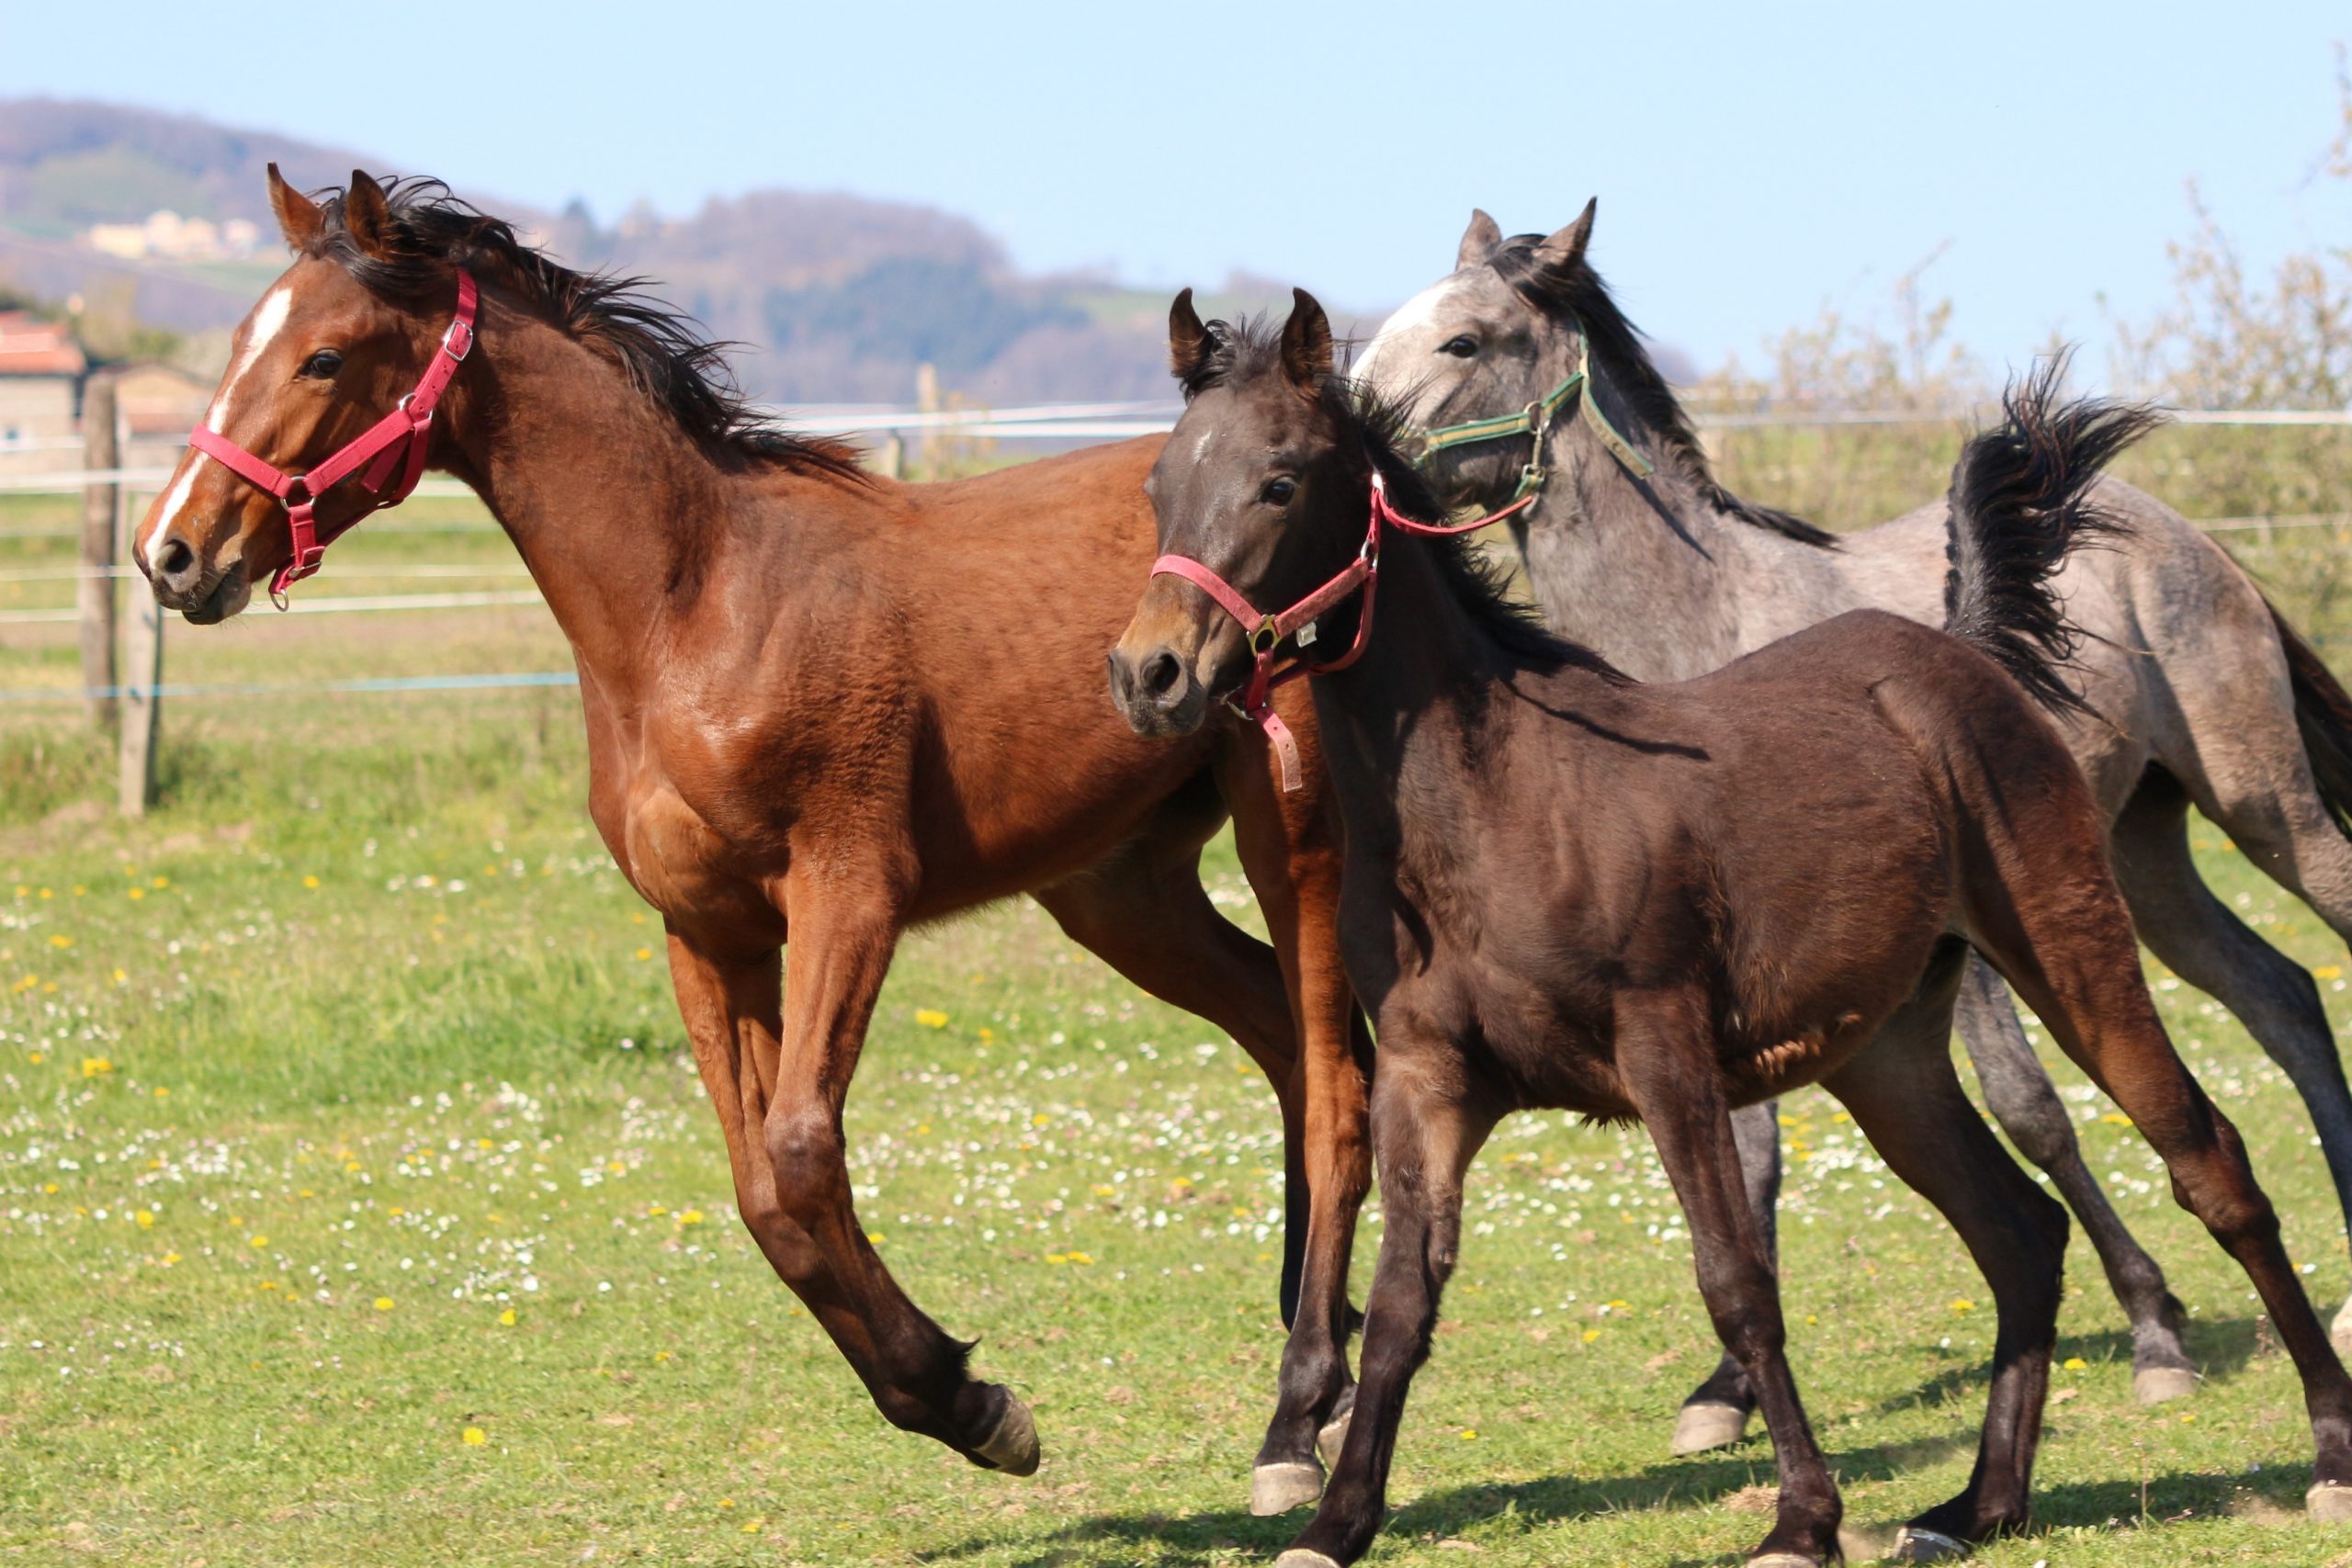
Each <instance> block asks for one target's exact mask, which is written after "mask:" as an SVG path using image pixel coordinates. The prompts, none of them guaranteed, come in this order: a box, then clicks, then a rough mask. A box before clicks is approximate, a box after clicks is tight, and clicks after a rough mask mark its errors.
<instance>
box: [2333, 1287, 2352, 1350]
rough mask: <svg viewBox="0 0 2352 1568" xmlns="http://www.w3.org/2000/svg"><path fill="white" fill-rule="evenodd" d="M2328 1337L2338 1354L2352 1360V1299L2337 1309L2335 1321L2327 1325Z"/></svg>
mask: <svg viewBox="0 0 2352 1568" xmlns="http://www.w3.org/2000/svg"><path fill="white" fill-rule="evenodd" d="M2327 1337H2328V1339H2329V1340H2330V1341H2331V1342H2332V1343H2333V1344H2334V1345H2335V1353H2336V1354H2337V1355H2338V1356H2341V1357H2343V1358H2345V1359H2346V1360H2352V1301H2347V1302H2346V1303H2344V1304H2343V1305H2342V1306H2341V1307H2339V1308H2337V1309H2336V1314H2335V1322H2334V1323H2332V1324H2329V1325H2328V1327H2327Z"/></svg>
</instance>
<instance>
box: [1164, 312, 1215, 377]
mask: <svg viewBox="0 0 2352 1568" xmlns="http://www.w3.org/2000/svg"><path fill="white" fill-rule="evenodd" d="M1209 347H1210V344H1209V330H1208V328H1206V327H1204V326H1203V325H1202V324H1201V313H1200V312H1199V311H1198V310H1193V291H1192V290H1191V289H1189V288H1187V289H1185V290H1184V291H1183V292H1182V294H1179V295H1177V296H1176V302H1175V303H1174V304H1172V305H1170V306H1169V307H1168V371H1169V374H1170V375H1172V376H1174V377H1175V378H1176V379H1178V380H1179V381H1182V382H1183V383H1184V384H1185V386H1187V387H1190V386H1191V385H1192V384H1193V378H1195V377H1197V376H1199V375H1200V373H1201V372H1202V371H1203V370H1204V369H1206V368H1207V367H1208V362H1209Z"/></svg>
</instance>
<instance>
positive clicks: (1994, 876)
mask: <svg viewBox="0 0 2352 1568" xmlns="http://www.w3.org/2000/svg"><path fill="white" fill-rule="evenodd" d="M2048 783H2049V785H2050V795H2051V798H2049V799H2047V800H2046V801H2045V802H2044V804H2043V807H2042V809H2040V810H2037V811H2036V812H2034V813H2032V814H2031V815H2030V816H2020V817H2018V818H2015V819H2014V820H2011V821H2009V822H2007V824H2006V825H2005V827H2002V828H1995V829H1993V830H1994V831H1996V833H2002V832H2008V833H2014V834H2015V835H2016V838H2015V840H2012V841H2011V842H2010V843H2008V844H2007V845H2005V846H2003V847H2002V849H2001V850H2000V851H1999V852H1995V853H1993V854H1990V855H1984V856H1979V857H1976V859H1977V863H1976V864H1975V865H1973V866H1972V867H1970V868H1968V869H1969V871H1970V873H1971V874H1968V875H1966V876H1964V878H1963V880H1962V886H1963V887H1964V888H1966V889H1967V893H1966V897H1967V901H1968V908H1967V911H1966V912H1967V916H1968V919H1969V922H1970V925H1971V928H1972V929H1971V931H1970V940H1971V941H1972V942H1974V943H1975V944H1976V946H1977V949H1978V951H1980V952H1982V953H1985V956H1986V957H1987V958H1989V959H1991V960H1992V961H1993V964H1994V965H1995V966H1996V968H1998V969H1999V970H2000V971H2001V973H2002V975H2003V976H2004V977H2006V978H2007V980H2008V982H2009V984H2010V985H2011V986H2013V987H2016V989H2017V992H2018V996H2019V997H2021V998H2024V1000H2025V1003H2026V1005H2027V1006H2028V1007H2030V1008H2031V1009H2033V1010H2034V1011H2035V1012H2036V1013H2037V1014H2038V1015H2040V1017H2041V1021H2043V1022H2044V1023H2045V1024H2047V1025H2048V1026H2049V1028H2050V1032H2051V1033H2052V1035H2053V1036H2055V1037H2056V1039H2057V1041H2058V1043H2059V1045H2060V1046H2061V1047H2062V1048H2064V1051H2065V1052H2066V1055H2068V1056H2070V1057H2072V1058H2073V1059H2074V1060H2075V1063H2076V1064H2077V1065H2078V1066H2081V1067H2082V1069H2083V1070H2084V1071H2085V1072H2086V1073H2087V1074H2089V1075H2090V1077H2091V1081H2092V1082H2094V1083H2096V1084H2098V1086H2099V1087H2100V1088H2101V1089H2105V1090H2106V1091H2107V1092H2108V1094H2109V1095H2110V1096H2111V1097H2113V1099H2114V1100H2115V1102H2116V1103H2117V1104H2118V1105H2120V1106H2121V1107H2122V1109H2123V1111H2124V1113H2125V1114H2126V1115H2128V1116H2130V1117H2131V1119H2132V1121H2133V1122H2135V1123H2137V1125H2138V1127H2139V1129H2140V1133H2141V1135H2142V1136H2143V1137H2144V1138H2145V1139H2146V1140H2147V1142H2148V1145H2149V1146H2150V1147H2152V1148H2154V1150H2155V1151H2156V1153H2157V1155H2158V1156H2161V1157H2162V1158H2163V1160H2164V1162H2165V1168H2167V1169H2168V1170H2169V1171H2170V1172H2171V1173H2172V1182H2173V1196H2174V1198H2175V1199H2176V1200H2177V1201H2178V1202H2179V1203H2180V1204H2181V1206H2182V1207H2184V1208H2186V1209H2188V1211H2189V1212H2190V1213H2194V1214H2195V1215H2196V1216H2197V1217H2198V1218H2199V1220H2200V1221H2202V1222H2203V1223H2204V1225H2205V1228H2206V1229H2207V1231H2208V1232H2210V1233H2211V1235H2212V1236H2213V1238H2214V1239H2215V1240H2216V1241H2218V1242H2219V1243H2220V1244H2221V1245H2222V1248H2223V1250H2225V1251H2227V1252H2228V1253H2229V1254H2230V1256H2231V1257H2232V1258H2234V1259H2235V1260H2236V1261H2237V1263H2238V1266H2239V1267H2240V1268H2242V1269H2245V1274H2246V1278H2247V1279H2248V1280H2250V1281H2251V1282H2252V1283H2253V1285H2254V1288H2255V1292H2256V1295H2257V1296H2259V1297H2260V1298H2261V1301H2262V1304H2263V1307H2264V1310H2266V1311H2267V1313H2268V1314H2270V1320H2271V1322H2272V1324H2273V1325H2276V1327H2277V1329H2278V1337H2279V1338H2280V1339H2281V1340H2282V1341H2283V1342H2284V1343H2285V1345H2286V1347H2287V1353H2288V1354H2289V1355H2290V1357H2292V1358H2293V1359H2294V1363H2295V1370H2296V1371H2297V1372H2298V1373H2299V1374H2300V1375H2301V1379H2302V1384H2303V1402H2304V1405H2305V1407H2306V1408H2307V1409H2308V1411H2309V1412H2310V1415H2311V1422H2312V1442H2313V1446H2314V1449H2315V1459H2314V1462H2313V1476H2314V1483H2313V1485H2312V1491H2311V1506H2312V1512H2313V1514H2314V1515H2316V1516H2318V1517H2323V1518H2330V1519H2334V1518H2342V1517H2352V1378H2346V1375H2345V1371H2344V1366H2343V1363H2342V1362H2340V1361H2338V1360H2337V1359H2335V1351H2334V1349H2333V1348H2331V1347H2330V1345H2329V1343H2328V1337H2327V1331H2326V1329H2324V1327H2322V1326H2321V1325H2320V1321H2319V1318H2318V1316H2317V1314H2314V1313H2313V1312H2312V1304H2311V1300H2310V1298H2309V1297H2308V1296H2306V1295H2305V1294H2304V1293H2303V1287H2302V1281H2301V1279H2300V1278H2299V1277H2298V1276H2297V1274H2296V1273H2295V1270H2294V1267H2293V1265H2292V1264H2291V1263H2290V1262H2289V1261H2288V1258H2287V1250H2286V1248H2285V1247H2283V1246H2281V1245H2280V1243H2279V1240H2278V1214H2277V1213H2276V1211H2274V1210H2273V1209H2272V1207H2271V1205H2270V1201H2269V1199H2268V1198H2267V1197H2266V1196H2265V1195H2264V1193H2263V1191H2262V1189H2261V1187H2260V1186H2258V1185H2257V1184H2256V1181H2255V1179H2254V1171H2253V1168H2252V1167H2251V1166H2250V1165H2249V1164H2248V1163H2247V1160H2246V1156H2245V1144H2244V1142H2243V1141H2242V1140H2241V1139H2240V1138H2239V1136H2238V1133H2237V1129H2236V1128H2235V1127H2233V1125H2231V1123H2230V1121H2229V1119H2228V1118H2227V1117H2225V1116H2223V1115H2222V1113H2221V1111H2219V1110H2218V1109H2216V1108H2215V1106H2214V1105H2213V1103H2212V1101H2211V1100H2209V1099H2208V1098H2207V1097H2206V1095H2205V1091H2204V1090H2203V1089H2202V1088H2200V1087H2199V1084H2198V1082H2197V1080H2196V1079H2195V1078H2194V1077H2190V1076H2189V1072H2188V1067H2187V1066H2185V1065H2184V1064H2183V1063H2182V1062H2181V1059H2180V1057H2179V1055H2177V1053H2176V1052H2175V1051H2174V1050H2173V1048H2172V1042H2171V1041H2170V1040H2169V1039H2167V1038H2166V1037H2165V1030H2164V1024H2163V1022H2162V1021H2160V1020H2159V1019H2158V1018H2157V1016H2156V1010H2155V1004H2154V1001H2153V1000H2152V999H2151V998H2150V997H2149V995H2148V988H2147V986H2146V984H2145V982H2143V980H2142V978H2141V976H2140V965H2139V954H2138V952H2137V949H2136V946H2135V944H2134V942H2133V940H2132V934H2131V922H2130V920H2129V919H2128V918H2127V917H2126V915H2125V912H2124V908H2123V903H2122V900H2121V898H2120V897H2117V896H2116V894H2115V892H2114V890H2113V884H2112V883H2111V882H2110V880H2109V877H2108V876H2107V874H2106V871H2105V866H2104V864H2103V859H2104V857H2103V856H2102V854H2101V852H2100V845H2099V843H2098V831H2097V826H2096V818H2095V816H2094V814H2093V812H2092V810H2091V808H2090V806H2089V802H2088V799H2087V796H2086V795H2084V794H2083V793H2081V792H2080V789H2079V778H2078V777H2076V776H2072V775H2070V776H2069V777H2067V778H2064V779H2052V780H2050V781H2048ZM2070 793H2071V794H2073V795H2075V799H2074V800H2072V801H2069V800H2068V799H2066V798H2065V796H2066V795H2068V794H2070ZM2027 868H2030V871H2029V870H2028V869H2027Z"/></svg>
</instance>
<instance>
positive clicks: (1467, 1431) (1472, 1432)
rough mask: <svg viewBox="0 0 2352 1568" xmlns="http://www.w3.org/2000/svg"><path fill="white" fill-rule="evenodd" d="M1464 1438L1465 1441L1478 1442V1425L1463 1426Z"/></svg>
mask: <svg viewBox="0 0 2352 1568" xmlns="http://www.w3.org/2000/svg"><path fill="white" fill-rule="evenodd" d="M1462 1440H1463V1441H1464V1442H1465V1443H1475V1442H1476V1441H1477V1440H1478V1428H1477V1427H1463V1428H1462Z"/></svg>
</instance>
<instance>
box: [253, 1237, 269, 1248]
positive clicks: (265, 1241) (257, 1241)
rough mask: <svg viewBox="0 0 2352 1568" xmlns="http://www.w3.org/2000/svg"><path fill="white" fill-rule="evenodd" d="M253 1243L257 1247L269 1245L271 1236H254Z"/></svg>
mask: <svg viewBox="0 0 2352 1568" xmlns="http://www.w3.org/2000/svg"><path fill="white" fill-rule="evenodd" d="M253 1244H254V1246H255V1247H267V1246H268V1245H269V1237H267V1236H266V1235H257V1236H254V1238H253Z"/></svg>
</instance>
